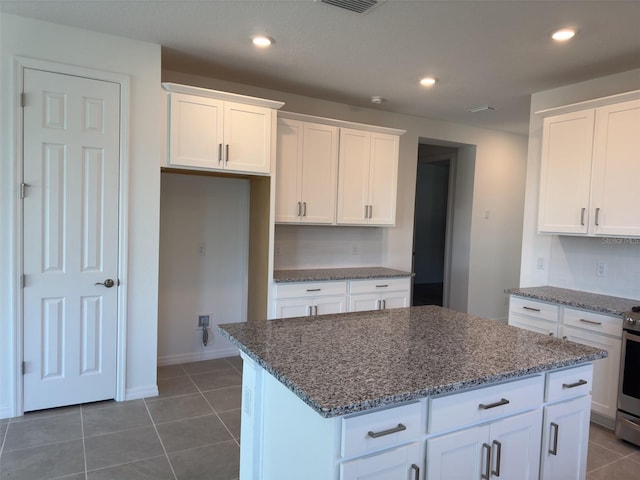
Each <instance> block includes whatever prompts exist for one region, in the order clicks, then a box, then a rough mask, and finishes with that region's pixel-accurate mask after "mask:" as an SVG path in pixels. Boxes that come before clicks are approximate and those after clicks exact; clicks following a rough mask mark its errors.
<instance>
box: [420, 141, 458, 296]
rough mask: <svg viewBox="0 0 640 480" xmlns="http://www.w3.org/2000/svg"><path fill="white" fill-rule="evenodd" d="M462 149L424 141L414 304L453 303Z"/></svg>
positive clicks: (421, 148) (421, 152)
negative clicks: (452, 247)
mask: <svg viewBox="0 0 640 480" xmlns="http://www.w3.org/2000/svg"><path fill="white" fill-rule="evenodd" d="M457 156H458V149H457V148H454V147H447V146H441V145H431V144H420V145H419V146H418V167H417V175H416V196H415V199H416V200H415V210H414V230H413V231H414V239H413V272H414V274H415V275H414V277H413V295H412V305H413V306H418V305H440V306H445V307H447V306H449V285H448V279H449V273H448V272H449V269H450V265H449V263H450V262H449V257H450V239H451V238H450V231H451V228H452V223H453V219H452V215H453V199H454V191H453V190H454V184H455V183H454V179H455V170H456V159H457Z"/></svg>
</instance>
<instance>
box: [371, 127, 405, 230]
mask: <svg viewBox="0 0 640 480" xmlns="http://www.w3.org/2000/svg"><path fill="white" fill-rule="evenodd" d="M398 145H399V138H398V136H397V135H385V134H383V133H374V134H372V135H371V160H370V167H369V202H368V203H369V205H371V207H370V220H369V223H371V224H374V225H394V224H395V223H396V197H397V191H398V188H397V185H398Z"/></svg>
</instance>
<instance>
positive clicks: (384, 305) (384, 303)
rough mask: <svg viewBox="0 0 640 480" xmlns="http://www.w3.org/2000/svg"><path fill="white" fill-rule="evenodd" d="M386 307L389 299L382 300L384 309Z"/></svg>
mask: <svg viewBox="0 0 640 480" xmlns="http://www.w3.org/2000/svg"><path fill="white" fill-rule="evenodd" d="M386 308H387V301H386V300H382V310H385V309H386Z"/></svg>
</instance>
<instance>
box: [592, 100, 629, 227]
mask: <svg viewBox="0 0 640 480" xmlns="http://www.w3.org/2000/svg"><path fill="white" fill-rule="evenodd" d="M639 151H640V100H633V101H630V102H623V103H617V104H614V105H608V106H605V107H600V108H598V109H597V111H596V133H595V139H594V164H593V165H594V170H593V191H592V193H591V195H592V197H591V198H592V210H593V214H594V221H593V225H594V233H595V234H596V235H622V236H640V200H639V199H638V195H637V194H636V188H637V179H638V178H640V162H639V161H638V152H639ZM596 213H597V218H596V217H595V215H596Z"/></svg>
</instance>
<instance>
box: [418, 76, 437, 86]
mask: <svg viewBox="0 0 640 480" xmlns="http://www.w3.org/2000/svg"><path fill="white" fill-rule="evenodd" d="M437 81H438V80H436V79H435V78H433V77H424V78H423V79H422V80H420V85H422V86H423V87H433V86H434V85H435V84H436V82H437Z"/></svg>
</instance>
